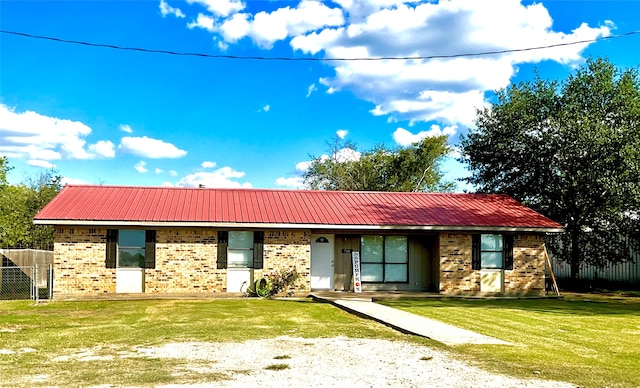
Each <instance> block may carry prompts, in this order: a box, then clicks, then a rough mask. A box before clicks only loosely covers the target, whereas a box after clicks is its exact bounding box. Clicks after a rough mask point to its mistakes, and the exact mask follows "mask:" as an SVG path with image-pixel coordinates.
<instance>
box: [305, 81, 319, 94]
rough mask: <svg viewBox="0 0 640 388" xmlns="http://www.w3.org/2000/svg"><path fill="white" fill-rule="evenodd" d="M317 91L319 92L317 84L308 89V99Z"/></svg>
mask: <svg viewBox="0 0 640 388" xmlns="http://www.w3.org/2000/svg"><path fill="white" fill-rule="evenodd" d="M316 90H318V87H317V86H316V84H311V85H309V89H307V97H309V96H311V93H313V92H315V91H316Z"/></svg>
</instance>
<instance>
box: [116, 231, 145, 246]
mask: <svg viewBox="0 0 640 388" xmlns="http://www.w3.org/2000/svg"><path fill="white" fill-rule="evenodd" d="M144 236H145V231H144V230H120V232H119V233H118V245H120V246H121V247H140V248H141V247H144V240H145V238H144Z"/></svg>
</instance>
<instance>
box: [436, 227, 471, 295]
mask: <svg viewBox="0 0 640 388" xmlns="http://www.w3.org/2000/svg"><path fill="white" fill-rule="evenodd" d="M439 242H440V292H442V293H445V294H459V293H468V292H479V291H480V271H474V270H473V269H472V267H471V234H468V233H440V237H439Z"/></svg>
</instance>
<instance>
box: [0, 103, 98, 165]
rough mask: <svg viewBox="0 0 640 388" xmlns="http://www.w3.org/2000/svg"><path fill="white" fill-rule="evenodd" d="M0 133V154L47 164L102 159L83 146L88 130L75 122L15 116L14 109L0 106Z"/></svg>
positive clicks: (28, 113)
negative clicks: (56, 161) (50, 162)
mask: <svg viewBox="0 0 640 388" xmlns="http://www.w3.org/2000/svg"><path fill="white" fill-rule="evenodd" d="M0 132H1V133H2V143H1V144H0V154H2V155H6V156H11V157H14V158H27V159H31V160H49V161H50V160H56V159H62V158H65V159H92V158H95V157H97V156H103V155H101V154H100V153H99V152H97V149H96V148H95V147H94V149H92V148H91V147H89V148H88V149H87V148H86V147H85V145H86V140H85V138H86V137H87V136H89V135H90V134H91V128H89V127H88V126H87V125H86V124H84V123H82V122H79V121H72V120H66V119H59V118H56V117H49V116H44V115H41V114H39V113H36V112H33V111H26V112H22V113H17V112H16V111H15V109H12V108H9V107H7V106H6V105H3V104H0ZM98 143H101V142H98ZM96 144H97V143H96Z"/></svg>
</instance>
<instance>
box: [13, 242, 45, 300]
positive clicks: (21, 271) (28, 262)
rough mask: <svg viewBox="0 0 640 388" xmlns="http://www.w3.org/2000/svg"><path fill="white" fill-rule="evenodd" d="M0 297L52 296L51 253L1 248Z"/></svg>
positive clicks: (31, 297) (35, 298)
mask: <svg viewBox="0 0 640 388" xmlns="http://www.w3.org/2000/svg"><path fill="white" fill-rule="evenodd" d="M0 255H1V256H2V261H1V262H0V300H10V299H33V300H36V301H37V300H40V299H51V297H52V291H53V287H52V286H53V268H52V267H53V266H52V264H51V261H52V259H53V252H51V251H38V250H29V249H25V250H8V249H0Z"/></svg>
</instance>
